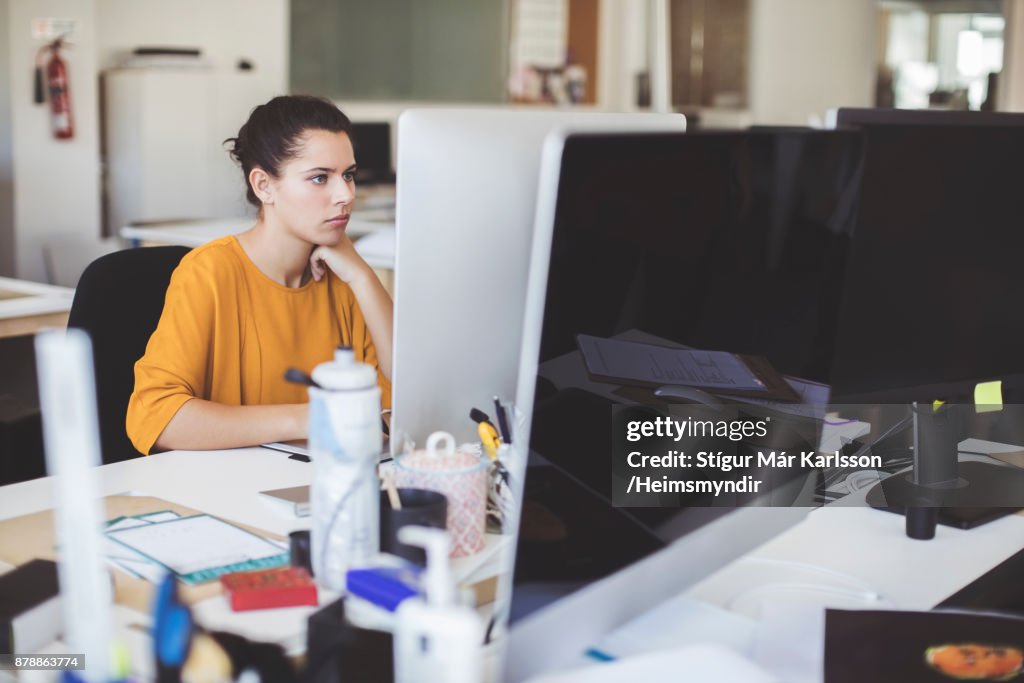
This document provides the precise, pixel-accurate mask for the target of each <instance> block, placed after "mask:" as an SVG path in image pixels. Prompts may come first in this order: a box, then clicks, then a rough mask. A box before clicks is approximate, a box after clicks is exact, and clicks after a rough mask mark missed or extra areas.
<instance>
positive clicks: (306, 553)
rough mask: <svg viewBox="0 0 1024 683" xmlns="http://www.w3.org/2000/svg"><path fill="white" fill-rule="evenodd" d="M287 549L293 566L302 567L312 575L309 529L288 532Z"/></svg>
mask: <svg viewBox="0 0 1024 683" xmlns="http://www.w3.org/2000/svg"><path fill="white" fill-rule="evenodd" d="M288 550H289V552H290V553H291V564H292V566H293V567H302V568H303V569H305V570H306V571H307V572H309V575H310V576H313V554H312V552H311V551H310V545H309V529H304V530H302V531H293V532H291V533H290V534H288Z"/></svg>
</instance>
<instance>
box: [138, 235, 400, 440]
mask: <svg viewBox="0 0 1024 683" xmlns="http://www.w3.org/2000/svg"><path fill="white" fill-rule="evenodd" d="M339 344H345V345H347V346H351V347H352V348H353V349H355V353H356V359H357V360H360V361H362V362H364V363H368V364H370V365H373V366H374V367H376V368H377V374H378V378H379V379H378V382H379V384H380V388H381V402H382V403H383V405H384V407H385V408H388V407H390V405H391V385H390V383H389V382H388V381H387V379H385V378H384V376H383V375H381V374H380V367H379V365H378V363H377V352H376V350H375V349H374V346H373V341H372V340H371V339H370V332H369V330H368V329H367V327H366V322H365V320H363V315H362V312H361V311H360V310H359V304H358V303H357V302H356V298H355V295H354V294H353V293H352V290H351V289H349V287H348V285H346V284H345V283H344V282H342V281H341V280H340V279H338V278H337V277H336V276H335V275H334V274H333V273H329V274H328V276H327V277H325V278H323V279H322V280H320V281H319V282H316V281H314V280H310V281H309V282H308V283H306V284H305V285H303V286H302V287H298V288H294V289H293V288H289V287H285V286H284V285H282V284H279V283H277V282H274V281H273V280H271V279H270V278H269V277H267V276H266V275H264V274H263V272H262V271H260V270H259V268H257V267H256V265H255V264H254V263H253V262H252V261H251V260H249V257H248V255H247V254H246V253H245V251H244V250H243V249H242V245H241V244H239V242H238V240H237V239H236V238H235V237H234V236H229V237H223V238H221V239H218V240H214V241H213V242H209V243H207V244H204V245H203V246H201V247H197V248H196V249H193V250H192V251H191V252H189V253H188V254H186V255H185V257H184V258H183V259H182V260H181V264H180V265H179V266H178V267H177V269H176V270H175V271H174V274H173V275H172V276H171V283H170V286H169V287H168V289H167V298H166V300H165V302H164V310H163V313H162V314H161V316H160V323H159V324H158V325H157V328H156V331H155V332H153V336H152V337H150V339H149V343H148V344H147V345H146V353H145V355H144V356H143V357H142V358H141V359H139V361H138V362H137V363H136V364H135V391H134V392H132V396H131V399H130V400H129V402H128V417H127V424H126V426H127V430H128V437H129V438H130V439H131V441H132V443H133V444H135V448H137V449H138V450H139V452H141V453H146V454H148V453H149V451H150V449H151V448H152V447H153V443H154V442H155V441H156V439H157V437H158V436H160V434H161V433H162V432H163V430H164V428H165V427H166V426H167V424H168V423H169V422H170V421H171V418H172V417H174V415H175V413H177V412H178V409H179V408H181V406H182V405H184V404H185V402H186V401H188V400H189V399H191V398H203V399H207V400H210V401H216V402H217V403H224V404H227V405H266V404H281V403H302V402H305V401H307V400H308V399H309V397H308V394H307V392H306V387H304V386H301V385H298V384H293V383H290V382H286V381H285V380H284V373H285V370H287V369H288V368H290V367H295V368H299V369H300V370H303V371H304V372H311V371H312V369H313V367H314V366H316V365H317V364H319V363H322V362H324V361H327V360H330V359H331V358H332V356H333V354H334V348H335V347H336V346H337V345H339Z"/></svg>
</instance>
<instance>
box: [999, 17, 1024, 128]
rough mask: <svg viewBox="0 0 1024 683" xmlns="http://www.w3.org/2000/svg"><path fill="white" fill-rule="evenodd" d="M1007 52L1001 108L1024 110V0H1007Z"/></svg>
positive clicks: (1000, 96) (1000, 98) (1004, 61)
mask: <svg viewBox="0 0 1024 683" xmlns="http://www.w3.org/2000/svg"><path fill="white" fill-rule="evenodd" d="M1003 7H1004V9H1003V13H1004V14H1005V15H1006V30H1005V33H1004V37H1005V40H1006V48H1005V50H1006V54H1005V55H1004V56H1003V73H1002V74H1001V75H1000V77H999V93H998V95H997V96H998V98H999V109H1000V110H1002V111H1024V0H1005V4H1004V5H1003Z"/></svg>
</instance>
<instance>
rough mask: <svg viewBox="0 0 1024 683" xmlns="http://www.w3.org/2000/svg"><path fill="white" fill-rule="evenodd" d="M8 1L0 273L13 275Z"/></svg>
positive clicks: (3, 36) (0, 114) (1, 47)
mask: <svg viewBox="0 0 1024 683" xmlns="http://www.w3.org/2000/svg"><path fill="white" fill-rule="evenodd" d="M7 4H8V3H7V0H0V276H6V277H13V276H14V206H13V203H14V187H13V182H14V168H13V165H14V160H13V157H12V149H11V68H10V60H11V55H10V51H9V50H8V49H7V45H9V38H8V26H7V24H8V19H9V17H8V12H9V10H8V7H7Z"/></svg>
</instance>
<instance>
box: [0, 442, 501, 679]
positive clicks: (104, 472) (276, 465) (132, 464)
mask: <svg viewBox="0 0 1024 683" xmlns="http://www.w3.org/2000/svg"><path fill="white" fill-rule="evenodd" d="M97 472H98V474H99V476H98V486H99V493H100V495H103V496H110V495H116V494H136V495H146V496H155V497H158V498H162V499H164V500H166V501H168V502H171V503H177V504H180V505H184V506H187V507H189V508H193V509H196V510H200V511H202V512H205V513H208V514H211V515H215V516H217V517H222V518H224V519H227V520H230V521H234V522H238V523H241V524H245V525H249V526H252V527H256V528H259V529H262V530H264V531H268V532H271V533H275V534H279V535H282V536H283V535H287V534H288V533H289V532H291V531H295V530H297V529H308V528H309V525H310V518H309V517H296V516H294V514H292V513H291V512H290V511H289V509H288V507H287V506H284V505H281V504H278V503H275V502H273V501H270V500H268V499H266V498H265V497H264V496H260V495H259V491H262V490H267V489H275V488H284V487H288V486H301V485H305V484H309V483H310V482H311V480H312V478H313V466H312V464H310V463H305V462H300V461H297V460H291V459H290V458H289V457H288V454H287V453H282V452H280V451H274V450H269V449H266V448H239V449H232V450H224V451H171V452H167V453H160V454H157V455H151V456H149V457H145V458H136V459H134V460H129V461H125V462H119V463H114V464H110V465H104V466H102V467H100V468H98V469H97ZM54 503H55V501H54V486H53V481H52V479H51V478H50V477H46V478H42V479H35V480H32V481H27V482H22V483H19V484H12V485H10V486H5V487H0V520H4V519H10V518H13V517H19V516H22V515H27V514H31V513H34V512H40V511H44V510H48V509H51V508H52V507H53V506H54ZM487 547H488V549H490V552H488V551H486V550H485V551H484V552H482V553H479V554H477V555H474V556H473V557H470V558H464V559H461V560H456V561H455V562H454V563H453V570H454V572H455V573H456V575H457V576H463V577H470V576H472V577H473V578H469V579H468V580H469V581H477V580H479V579H480V578H482V577H484V576H488V575H492V574H493V572H494V571H495V569H496V568H497V567H500V566H501V565H500V562H499V561H498V558H497V557H495V554H496V553H498V552H501V551H502V548H503V547H504V546H503V544H501V542H500V541H499V540H496V537H495V538H489V542H488V546H487ZM3 569H4V568H0V571H3ZM336 597H337V596H336V595H334V594H332V593H329V592H328V591H323V590H321V596H320V604H321V605H325V604H328V603H329V602H331V601H333V600H334V599H335V598H336ZM126 609H127V608H119V610H120V611H121V612H124V611H126ZM314 609H315V608H313V607H292V608H285V609H275V610H258V611H253V612H243V613H234V612H232V611H231V610H230V608H229V607H228V606H227V603H226V601H225V600H224V599H223V597H221V596H216V597H213V598H210V599H207V600H203V601H202V602H199V603H196V604H195V605H193V610H194V612H195V614H196V618H197V620H198V621H199V623H201V624H203V625H204V626H206V627H208V628H212V629H216V630H226V631H231V632H234V633H238V634H240V635H243V636H247V637H249V638H252V639H255V640H262V641H268V642H277V643H279V644H281V645H282V646H284V647H285V648H286V649H287V650H289V651H290V652H292V653H294V654H298V653H300V652H302V651H303V650H304V648H305V626H306V620H307V619H308V617H309V615H310V614H311V613H312V612H313V611H314ZM127 611H130V610H127ZM139 621H140V622H141V621H145V619H144V618H141V617H140V619H139ZM3 680H4V679H3V677H2V675H0V681H3Z"/></svg>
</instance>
